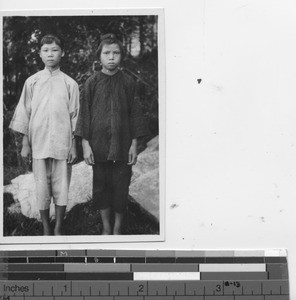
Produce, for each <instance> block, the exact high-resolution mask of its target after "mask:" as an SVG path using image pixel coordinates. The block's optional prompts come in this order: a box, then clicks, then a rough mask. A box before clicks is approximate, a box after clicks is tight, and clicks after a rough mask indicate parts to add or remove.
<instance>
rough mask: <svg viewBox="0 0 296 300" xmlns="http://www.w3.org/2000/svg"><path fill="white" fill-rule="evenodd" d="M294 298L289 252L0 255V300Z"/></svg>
mask: <svg viewBox="0 0 296 300" xmlns="http://www.w3.org/2000/svg"><path fill="white" fill-rule="evenodd" d="M39 299H47V300H96V299H98V300H190V299H191V300H288V299H289V280H288V266H287V256H286V252H285V251H282V250H278V251H222V252H221V251H220V252H219V251H166V250H165V251H162V250H159V251H152V250H147V251H145V250H57V251H55V250H48V251H45V250H44V251H42V250H41V251H34V250H33V251H0V300H39Z"/></svg>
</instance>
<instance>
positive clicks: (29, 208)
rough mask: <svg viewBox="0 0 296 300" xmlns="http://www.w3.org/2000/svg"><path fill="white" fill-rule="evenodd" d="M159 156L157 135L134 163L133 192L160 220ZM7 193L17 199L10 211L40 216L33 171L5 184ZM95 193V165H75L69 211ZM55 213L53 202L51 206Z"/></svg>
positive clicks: (52, 214) (131, 190) (133, 195)
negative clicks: (93, 175)
mask: <svg viewBox="0 0 296 300" xmlns="http://www.w3.org/2000/svg"><path fill="white" fill-rule="evenodd" d="M158 162H159V158H158V137H155V138H154V139H152V140H151V141H149V142H148V144H147V148H146V149H145V151H143V152H142V153H140V154H139V156H138V162H137V164H136V165H135V166H133V176H132V180H131V185H130V195H131V197H132V198H133V199H134V200H135V201H137V202H138V203H139V204H140V205H141V206H142V207H143V208H144V209H145V210H147V211H148V212H150V213H151V214H152V215H153V216H155V217H156V218H157V219H159V216H158V214H159V176H158V171H159V165H158ZM4 192H5V193H11V194H12V195H13V198H14V200H15V203H14V204H12V205H11V206H10V207H9V208H8V209H9V211H10V212H11V213H13V212H15V213H18V212H19V211H21V213H22V214H23V215H25V216H27V217H29V218H36V219H40V214H39V211H38V210H37V209H36V207H37V206H36V195H35V181H34V176H33V174H32V173H29V174H25V175H20V176H18V177H16V178H15V179H13V180H12V181H11V184H10V185H7V186H5V187H4ZM91 196H92V168H91V167H90V166H88V165H86V164H85V163H84V162H80V163H78V164H76V165H74V166H73V169H72V178H71V184H70V191H69V203H68V205H67V212H68V211H69V210H71V209H72V207H73V206H75V205H77V204H79V203H85V202H87V201H89V200H90V199H91ZM50 215H51V217H53V216H54V205H53V204H52V205H51V208H50Z"/></svg>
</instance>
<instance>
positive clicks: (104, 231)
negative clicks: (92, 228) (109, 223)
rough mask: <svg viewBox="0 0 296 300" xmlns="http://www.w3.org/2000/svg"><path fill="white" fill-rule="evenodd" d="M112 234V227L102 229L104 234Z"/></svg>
mask: <svg viewBox="0 0 296 300" xmlns="http://www.w3.org/2000/svg"><path fill="white" fill-rule="evenodd" d="M111 234H112V230H111V228H104V229H103V230H102V235H111Z"/></svg>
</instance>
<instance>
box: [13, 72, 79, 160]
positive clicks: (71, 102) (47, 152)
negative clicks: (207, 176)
mask: <svg viewBox="0 0 296 300" xmlns="http://www.w3.org/2000/svg"><path fill="white" fill-rule="evenodd" d="M78 112H79V88H78V84H77V83H76V81H75V80H73V79H72V78H71V77H69V76H68V75H66V74H65V73H63V72H62V71H60V70H59V69H58V70H55V71H54V72H52V73H51V72H50V71H49V70H47V69H44V70H42V71H39V72H37V73H36V74H34V75H32V76H31V77H29V78H28V79H27V80H26V82H25V84H24V88H23V91H22V95H21V98H20V100H19V103H18V105H17V108H16V110H15V113H14V116H13V118H12V121H11V123H10V126H9V127H10V128H11V129H13V130H15V131H18V132H20V133H23V134H25V135H28V137H29V142H30V145H31V148H32V156H33V158H35V159H45V158H48V157H50V158H54V159H67V157H68V153H69V151H70V148H71V145H72V136H73V131H74V130H75V126H76V121H77V116H78Z"/></svg>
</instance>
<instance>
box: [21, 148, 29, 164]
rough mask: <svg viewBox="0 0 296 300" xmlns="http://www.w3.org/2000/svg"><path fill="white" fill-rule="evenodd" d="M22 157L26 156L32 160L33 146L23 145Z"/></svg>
mask: <svg viewBox="0 0 296 300" xmlns="http://www.w3.org/2000/svg"><path fill="white" fill-rule="evenodd" d="M21 157H22V158H25V159H29V161H31V159H32V151H31V147H30V146H29V145H23V147H22V151H21Z"/></svg>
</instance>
